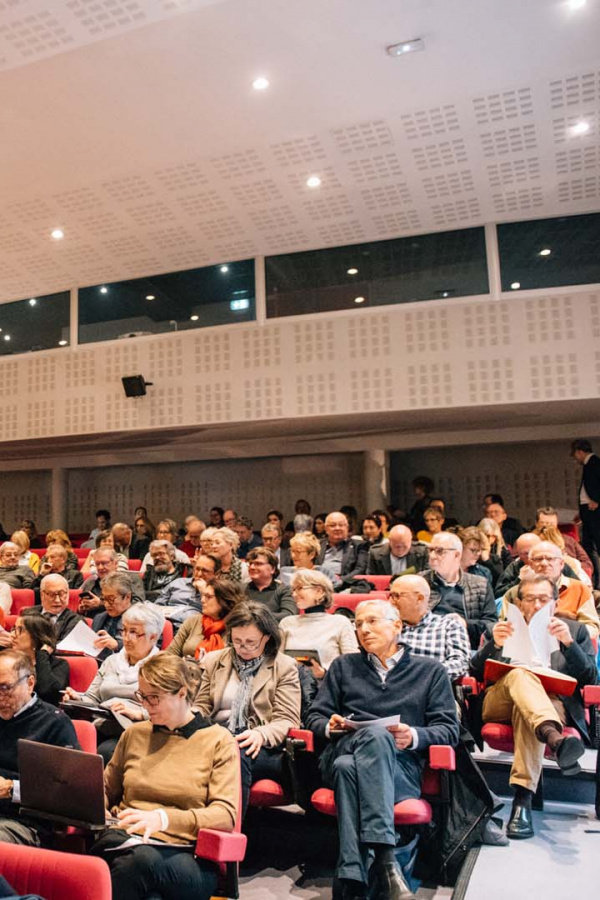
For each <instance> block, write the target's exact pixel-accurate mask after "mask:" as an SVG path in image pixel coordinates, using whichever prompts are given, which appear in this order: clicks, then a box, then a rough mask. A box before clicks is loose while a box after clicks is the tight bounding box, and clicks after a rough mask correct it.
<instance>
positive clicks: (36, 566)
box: [8, 531, 40, 575]
mask: <svg viewBox="0 0 600 900" xmlns="http://www.w3.org/2000/svg"><path fill="white" fill-rule="evenodd" d="M8 540H10V541H11V542H12V543H13V544H16V545H17V547H18V548H19V551H20V553H21V556H20V557H19V565H20V566H29V568H30V569H33V571H34V573H35V574H36V575H37V574H38V572H39V571H40V558H39V556H38V555H37V553H32V552H31V550H30V549H29V535H28V534H27V532H26V531H15V532H14V533H13V534H12V535H11V536H10V538H8Z"/></svg>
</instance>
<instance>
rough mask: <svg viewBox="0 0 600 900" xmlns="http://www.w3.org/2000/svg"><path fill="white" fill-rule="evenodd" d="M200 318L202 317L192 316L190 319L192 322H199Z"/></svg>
mask: <svg viewBox="0 0 600 900" xmlns="http://www.w3.org/2000/svg"><path fill="white" fill-rule="evenodd" d="M199 318H200V316H190V319H191V320H192V322H197V321H198V319H199Z"/></svg>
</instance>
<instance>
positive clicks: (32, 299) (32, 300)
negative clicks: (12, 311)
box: [29, 297, 37, 306]
mask: <svg viewBox="0 0 600 900" xmlns="http://www.w3.org/2000/svg"><path fill="white" fill-rule="evenodd" d="M36 304H37V300H36V299H35V297H32V298H31V300H30V301H29V305H30V306H35V305H36Z"/></svg>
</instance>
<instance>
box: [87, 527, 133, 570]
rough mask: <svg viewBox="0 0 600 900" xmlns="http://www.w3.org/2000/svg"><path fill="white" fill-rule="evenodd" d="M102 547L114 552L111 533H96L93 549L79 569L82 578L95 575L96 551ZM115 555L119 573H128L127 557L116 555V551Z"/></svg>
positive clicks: (113, 541)
mask: <svg viewBox="0 0 600 900" xmlns="http://www.w3.org/2000/svg"><path fill="white" fill-rule="evenodd" d="M104 547H108V548H109V550H115V539H114V538H113V533H112V531H100V532H99V533H98V535H97V537H96V540H95V543H94V549H93V550H90V552H89V553H88V555H87V556H86V558H85V559H84V561H83V565H82V566H81V569H80V572H81V574H82V575H83V577H84V578H87V576H88V575H95V574H96V550H99V549H100V548H104ZM115 554H116V559H117V569H118V570H119V572H128V571H129V564H128V562H127V557H126V556H125V555H124V554H123V553H117V551H116V550H115Z"/></svg>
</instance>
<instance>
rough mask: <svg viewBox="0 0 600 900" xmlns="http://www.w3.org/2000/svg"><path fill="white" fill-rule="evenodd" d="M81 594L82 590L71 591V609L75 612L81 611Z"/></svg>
mask: <svg viewBox="0 0 600 900" xmlns="http://www.w3.org/2000/svg"><path fill="white" fill-rule="evenodd" d="M80 594H81V590H79V589H77V590H71V591H69V609H72V610H73V612H77V610H78V609H79V595H80Z"/></svg>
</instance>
